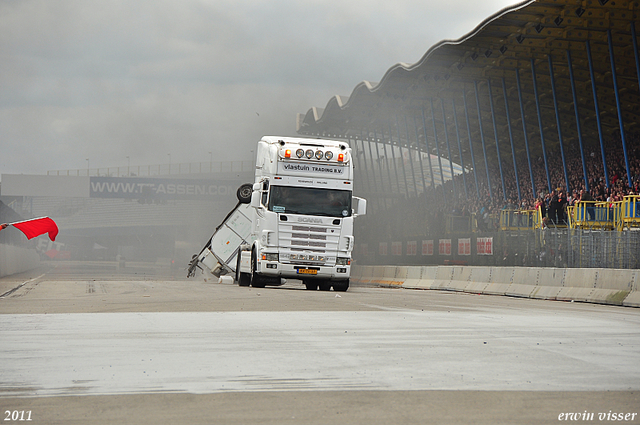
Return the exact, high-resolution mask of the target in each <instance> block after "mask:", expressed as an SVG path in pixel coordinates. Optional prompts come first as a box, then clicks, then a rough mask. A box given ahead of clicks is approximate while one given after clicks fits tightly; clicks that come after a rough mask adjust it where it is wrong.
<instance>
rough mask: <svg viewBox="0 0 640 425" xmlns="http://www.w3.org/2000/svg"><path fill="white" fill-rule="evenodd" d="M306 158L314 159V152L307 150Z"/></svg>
mask: <svg viewBox="0 0 640 425" xmlns="http://www.w3.org/2000/svg"><path fill="white" fill-rule="evenodd" d="M305 156H306V157H307V158H308V159H311V158H313V151H312V150H311V149H307V151H306V152H305Z"/></svg>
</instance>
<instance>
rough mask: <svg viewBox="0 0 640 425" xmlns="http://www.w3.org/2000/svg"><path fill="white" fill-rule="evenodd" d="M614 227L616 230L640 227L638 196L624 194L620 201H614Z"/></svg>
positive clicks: (639, 202) (639, 197)
mask: <svg viewBox="0 0 640 425" xmlns="http://www.w3.org/2000/svg"><path fill="white" fill-rule="evenodd" d="M613 210H614V219H615V228H616V229H617V230H624V229H625V228H626V229H630V228H632V227H640V196H639V195H629V196H625V197H624V199H623V200H622V201H619V202H616V203H615V206H614V207H613Z"/></svg>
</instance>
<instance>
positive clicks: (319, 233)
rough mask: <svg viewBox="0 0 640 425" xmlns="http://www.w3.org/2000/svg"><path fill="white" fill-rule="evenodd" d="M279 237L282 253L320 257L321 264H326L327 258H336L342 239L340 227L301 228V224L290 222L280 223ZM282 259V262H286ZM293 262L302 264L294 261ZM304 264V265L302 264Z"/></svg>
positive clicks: (317, 226) (316, 226)
mask: <svg viewBox="0 0 640 425" xmlns="http://www.w3.org/2000/svg"><path fill="white" fill-rule="evenodd" d="M278 236H279V245H280V253H281V254H285V253H297V252H305V253H309V254H321V255H318V257H317V258H318V259H320V258H322V259H323V260H318V261H319V262H325V261H326V260H324V259H325V258H327V256H335V255H336V253H337V251H338V242H339V239H340V226H339V225H338V226H336V225H327V226H319V225H315V226H301V225H299V224H291V223H290V222H286V221H280V222H279V223H278ZM282 257H285V258H286V256H283V255H281V259H282V261H285V262H286V260H285V259H284V258H282ZM291 262H295V263H301V262H300V261H297V260H293V261H291ZM301 264H302V263H301Z"/></svg>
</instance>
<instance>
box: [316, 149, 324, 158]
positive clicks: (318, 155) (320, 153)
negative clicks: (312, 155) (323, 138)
mask: <svg viewBox="0 0 640 425" xmlns="http://www.w3.org/2000/svg"><path fill="white" fill-rule="evenodd" d="M323 156H324V153H322V151H316V159H322V157H323Z"/></svg>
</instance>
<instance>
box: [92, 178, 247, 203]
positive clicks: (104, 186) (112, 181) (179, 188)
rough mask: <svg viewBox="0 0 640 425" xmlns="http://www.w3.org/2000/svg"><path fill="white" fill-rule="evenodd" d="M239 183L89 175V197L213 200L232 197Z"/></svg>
mask: <svg viewBox="0 0 640 425" xmlns="http://www.w3.org/2000/svg"><path fill="white" fill-rule="evenodd" d="M240 184H241V183H239V182H235V181H229V180H226V181H224V180H210V179H209V180H204V179H197V180H196V179H193V180H192V179H163V178H143V177H91V179H90V182H89V185H90V187H89V196H90V197H91V198H125V199H148V200H215V199H226V198H229V197H235V194H236V190H237V189H238V187H239V186H240Z"/></svg>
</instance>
